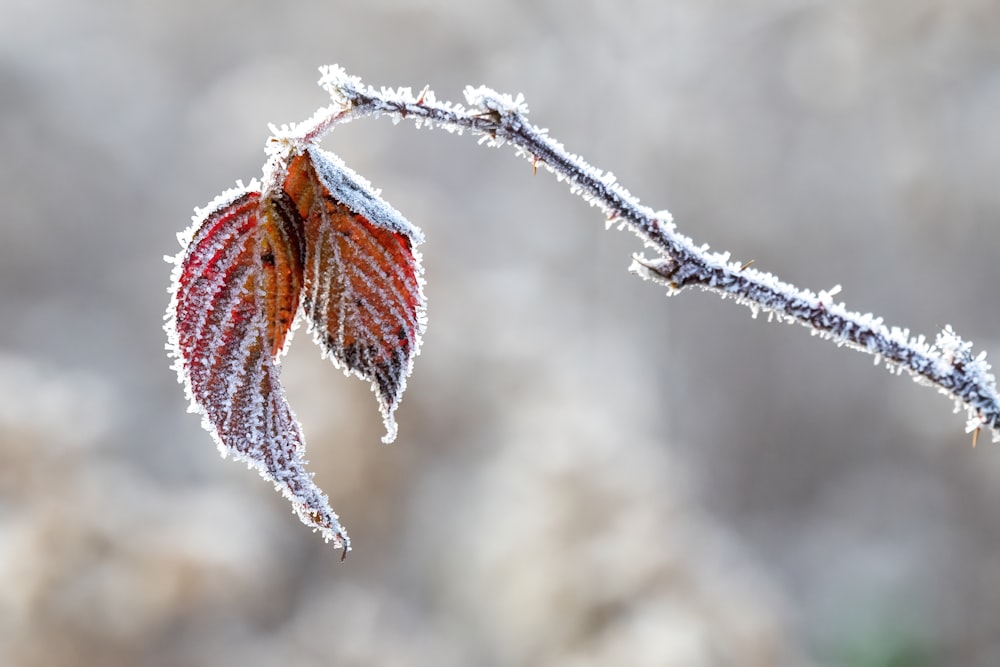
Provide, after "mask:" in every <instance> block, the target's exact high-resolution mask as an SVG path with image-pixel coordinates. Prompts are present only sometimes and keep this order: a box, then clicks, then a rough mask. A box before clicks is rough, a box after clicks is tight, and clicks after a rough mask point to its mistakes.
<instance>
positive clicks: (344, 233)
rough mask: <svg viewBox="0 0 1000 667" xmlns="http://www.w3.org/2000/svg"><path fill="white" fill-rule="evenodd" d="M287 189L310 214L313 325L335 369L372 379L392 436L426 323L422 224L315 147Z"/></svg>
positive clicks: (306, 301) (291, 174) (306, 295)
mask: <svg viewBox="0 0 1000 667" xmlns="http://www.w3.org/2000/svg"><path fill="white" fill-rule="evenodd" d="M284 191H285V193H287V195H288V196H289V197H290V199H291V200H292V201H293V202H294V204H295V207H296V210H297V211H298V214H299V215H300V216H301V218H302V220H303V234H302V237H303V239H304V254H303V265H304V286H303V306H304V312H305V314H306V316H307V318H308V319H309V322H310V328H311V329H312V331H313V333H314V335H315V337H316V340H317V342H318V343H319V344H320V345H321V346H322V347H323V349H324V352H325V353H326V354H329V355H330V356H331V357H332V359H333V361H334V364H335V365H336V366H337V367H338V368H342V369H343V370H344V371H345V372H347V373H349V374H354V375H357V376H359V377H361V378H364V379H366V380H368V381H370V382H371V383H372V389H373V391H374V392H375V395H376V397H377V398H378V402H379V408H380V410H381V412H382V416H383V420H384V421H385V426H386V435H385V437H383V439H382V440H383V442H391V441H392V440H393V439H394V438H395V436H396V423H395V419H394V417H393V413H394V412H395V410H396V407H397V406H398V404H399V401H400V399H401V397H402V395H403V390H404V389H405V387H406V378H407V376H408V375H409V374H410V371H411V369H412V366H413V357H414V356H415V355H416V354H417V352H418V350H419V346H420V336H421V334H422V332H423V329H424V323H425V316H424V309H425V300H424V296H423V289H422V288H423V278H422V268H421V265H420V257H419V254H418V253H417V252H416V251H415V249H414V246H415V245H416V244H417V243H419V242H420V241H422V236H421V234H420V231H419V230H418V229H416V228H415V227H413V226H412V225H411V224H410V223H409V222H408V221H406V219H405V218H403V217H402V216H401V215H400V214H399V213H398V212H397V211H395V209H393V208H392V207H390V206H389V205H388V204H386V203H385V202H384V201H382V200H381V199H380V198H379V197H378V195H377V194H376V193H375V192H374V191H372V190H371V188H370V186H368V185H367V183H365V182H364V181H362V180H361V179H360V178H359V177H358V176H357V175H356V174H354V173H353V172H352V171H350V170H349V169H348V168H347V167H346V166H344V165H343V163H342V162H340V160H339V159H337V158H336V157H335V156H333V155H331V154H329V153H326V152H324V151H322V150H320V149H318V148H310V149H308V150H307V151H305V152H303V153H301V154H298V155H295V156H293V157H292V159H291V160H290V162H289V165H288V175H287V177H286V179H285V182H284Z"/></svg>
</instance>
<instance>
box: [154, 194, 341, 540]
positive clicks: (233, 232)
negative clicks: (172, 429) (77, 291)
mask: <svg viewBox="0 0 1000 667" xmlns="http://www.w3.org/2000/svg"><path fill="white" fill-rule="evenodd" d="M300 222H301V221H300V220H298V218H297V217H296V215H295V210H294V207H293V206H291V204H290V203H289V201H288V200H287V198H286V196H285V195H284V194H283V193H281V192H280V191H279V192H278V193H276V194H273V195H272V194H261V192H260V191H258V190H257V189H256V187H255V185H254V184H251V186H250V187H248V188H241V189H238V190H233V191H230V192H228V193H226V194H224V195H222V196H221V197H219V198H218V199H217V200H216V201H215V202H213V203H212V204H211V205H210V206H209V207H208V208H206V209H205V210H204V211H202V212H200V213H199V214H198V215H197V216H196V217H195V220H194V224H193V225H192V227H191V229H190V230H189V231H188V233H187V235H182V238H181V242H182V244H183V245H184V246H185V248H184V249H183V250H182V251H181V252H180V253H179V254H178V255H177V257H176V258H174V262H175V264H176V266H175V269H174V276H173V286H172V293H173V298H172V299H171V302H170V306H169V308H168V311H167V323H166V329H167V332H168V338H169V348H170V350H171V353H172V355H173V356H174V357H175V369H176V370H177V373H178V377H179V379H180V380H181V381H182V382H183V383H184V384H185V386H186V388H187V393H188V396H189V398H190V399H191V409H192V411H195V412H200V413H201V414H202V415H203V422H202V423H203V425H204V426H205V428H206V429H207V430H208V431H209V432H210V433H212V434H213V436H214V437H215V440H216V442H217V444H218V446H219V449H220V451H221V452H222V454H223V456H226V455H227V454H230V453H231V454H233V455H234V457H235V458H237V459H240V460H243V461H246V462H247V463H248V464H249V465H250V466H252V467H254V468H256V469H257V470H258V471H259V472H260V474H261V476H262V477H264V478H265V479H269V480H271V481H273V482H274V484H275V486H276V487H277V488H278V489H279V490H281V492H282V493H283V494H284V495H285V497H287V498H288V499H289V500H290V501H291V502H292V505H293V507H294V508H295V511H296V512H297V513H298V515H299V517H300V518H301V519H302V521H303V522H305V523H306V524H308V525H312V526H313V527H315V528H316V529H318V530H320V531H321V533H322V534H323V537H324V538H325V539H327V540H332V541H333V542H334V543H335V544H337V545H338V546H342V547H344V549H345V550H346V549H347V548H349V541H348V538H347V534H346V533H345V532H344V530H343V528H342V527H341V525H340V523H339V520H338V517H337V515H336V514H335V513H334V512H333V511H332V510H331V509H330V506H329V503H328V502H327V498H326V496H325V495H324V494H323V493H322V491H320V490H319V488H318V487H316V485H315V484H314V483H313V481H312V476H311V475H310V474H309V473H308V472H307V471H306V470H305V460H304V458H303V456H304V449H305V447H304V442H303V438H302V432H301V429H300V427H299V423H298V421H297V420H296V418H295V415H294V413H293V412H292V409H291V407H290V406H289V405H288V401H287V400H286V398H285V394H284V391H283V389H282V387H281V383H280V378H279V366H278V364H277V361H276V359H277V356H278V355H279V354H280V352H281V351H282V349H283V347H284V345H285V341H286V338H287V335H288V333H289V331H290V329H291V326H292V323H293V320H294V317H295V314H296V311H297V310H298V304H299V298H300V293H301V285H302V281H303V265H302V256H303V255H302V239H301V225H300Z"/></svg>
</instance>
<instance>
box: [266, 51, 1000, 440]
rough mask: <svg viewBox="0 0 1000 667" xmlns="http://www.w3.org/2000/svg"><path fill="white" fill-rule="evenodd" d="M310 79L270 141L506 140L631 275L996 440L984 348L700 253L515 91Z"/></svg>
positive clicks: (336, 72) (996, 408)
mask: <svg viewBox="0 0 1000 667" xmlns="http://www.w3.org/2000/svg"><path fill="white" fill-rule="evenodd" d="M321 72H322V76H321V78H320V84H321V85H322V86H323V87H324V88H325V89H326V90H327V91H328V92H329V93H330V95H331V96H332V98H333V102H334V104H333V106H331V107H328V108H327V109H323V110H321V111H320V112H319V113H317V114H316V115H315V116H314V117H313V118H312V119H311V120H309V121H307V122H305V123H302V124H300V125H298V126H295V127H292V128H289V127H283V128H282V129H281V130H280V131H279V130H275V136H276V137H277V138H279V139H282V138H283V139H285V140H292V141H303V140H304V141H306V142H310V143H311V142H315V141H316V140H318V138H319V137H321V136H322V135H323V134H324V133H326V132H327V131H329V130H330V129H331V128H332V127H333V126H334V125H337V124H340V123H345V122H348V121H351V120H354V119H355V118H361V117H365V116H376V117H377V116H380V115H387V116H389V117H391V118H392V119H393V121H394V122H398V121H399V120H400V119H412V120H414V121H415V122H416V124H417V126H418V127H420V126H422V125H426V126H434V127H440V128H443V129H446V130H449V131H452V132H458V133H462V132H463V131H465V130H470V131H472V132H473V133H475V134H477V135H479V136H480V137H481V139H480V142H481V143H483V142H484V143H487V144H489V145H491V146H500V145H503V144H504V143H510V144H512V145H514V146H515V148H516V150H517V152H518V154H519V155H521V156H524V157H526V158H528V159H530V160H531V161H532V164H533V167H536V168H537V166H538V165H542V166H544V167H545V168H547V169H548V170H550V171H551V172H553V173H554V174H555V175H556V177H557V178H558V179H560V180H563V179H565V180H566V181H568V182H569V185H570V189H571V191H572V192H573V193H575V194H578V195H580V196H581V197H583V198H584V199H586V200H587V201H588V202H590V203H591V204H592V205H596V206H599V207H600V208H601V209H602V210H603V211H604V213H605V214H606V216H607V221H608V224H609V225H611V224H617V225H618V226H619V227H627V228H628V229H630V230H632V231H633V232H634V233H635V234H636V235H637V236H639V237H640V238H641V239H642V240H643V241H644V242H645V243H646V245H647V246H648V247H650V248H652V249H654V250H655V251H656V253H657V256H656V257H653V258H650V259H647V258H645V257H642V256H636V257H635V258H634V261H633V263H632V266H631V267H630V268H631V270H632V271H633V272H634V273H636V274H638V275H639V276H641V277H643V278H646V279H649V280H653V281H655V282H657V283H659V284H662V285H664V286H666V287H667V288H668V293H670V294H674V293H677V292H679V291H681V290H683V289H684V288H686V287H692V286H696V287H700V288H702V289H707V290H711V291H714V292H717V293H718V294H720V295H722V296H724V297H732V298H734V299H736V300H737V301H738V302H740V303H742V304H744V305H746V306H749V307H750V309H751V310H752V311H753V313H754V315H755V316H756V314H757V313H758V312H759V311H760V310H763V311H766V312H767V313H768V315H769V317H777V318H778V319H781V320H786V321H794V322H798V323H799V324H802V325H804V326H807V327H809V328H810V329H811V331H812V333H813V334H814V335H819V336H822V337H823V338H826V339H829V340H831V341H833V342H835V343H837V344H838V345H847V346H849V347H852V348H855V349H858V350H862V351H864V352H868V353H870V354H872V355H874V356H875V362H876V364H878V363H879V362H880V361H881V362H884V363H885V364H886V365H887V366H888V367H889V368H890V369H891V370H895V371H896V372H897V373H899V372H902V371H903V370H905V371H907V372H909V373H910V374H911V375H912V376H913V378H914V379H915V380H917V381H918V382H921V383H922V384H927V385H930V386H934V387H937V388H938V389H939V390H940V391H941V392H943V393H945V394H948V395H949V396H951V397H952V398H954V399H955V401H956V411H957V410H959V409H960V408H961V407H963V406H964V407H965V408H966V410H967V413H968V423H967V430H969V431H973V430H977V429H979V428H980V427H989V428H990V429H991V430H992V432H993V439H994V441H997V440H1000V396H998V394H997V389H996V381H995V378H994V377H993V375H992V374H991V373H990V370H989V369H990V366H989V364H988V363H987V362H986V359H985V357H986V353H985V352H981V353H979V354H977V355H973V353H972V349H971V348H972V346H971V344H970V343H968V342H966V341H964V340H962V339H961V338H960V337H959V336H957V335H956V334H955V333H954V331H952V329H951V327H950V326H946V327H945V329H944V330H943V331H942V332H941V333H939V334H938V335H937V337H936V339H935V341H934V342H933V343H931V342H929V341H928V340H927V339H926V338H925V337H924V336H916V337H911V335H910V333H909V331H908V330H905V329H900V328H897V327H891V328H890V327H887V326H885V325H884V324H883V322H882V318H881V317H876V316H874V315H872V314H861V313H858V312H852V311H850V310H848V309H847V308H846V307H845V306H844V304H843V303H835V302H834V301H833V298H832V297H833V296H834V295H835V294H837V292H839V291H840V286H839V285H838V286H836V287H835V288H833V289H830V290H827V291H821V292H819V294H816V293H813V292H811V291H808V290H803V289H800V288H798V287H795V286H794V285H791V284H788V283H785V282H782V281H781V280H778V279H777V278H776V277H775V276H773V275H771V274H770V273H765V272H763V271H758V270H756V269H753V268H750V267H749V265H747V264H741V263H739V262H734V261H731V260H730V255H729V253H716V252H710V251H709V250H708V246H705V245H702V246H697V245H695V244H694V243H693V242H692V241H691V239H689V238H688V237H686V236H684V235H683V234H680V233H678V231H677V229H676V227H675V225H674V224H673V222H672V218H671V216H670V214H669V213H668V212H667V211H654V210H652V209H650V208H648V207H646V206H642V205H640V204H639V201H638V200H637V199H636V198H635V197H633V196H632V195H631V194H629V192H628V191H627V190H626V189H625V188H623V187H622V186H621V185H620V184H618V183H617V182H616V180H615V177H614V176H613V175H612V174H611V173H610V172H602V171H600V170H599V169H596V168H594V167H592V166H591V165H589V164H587V162H586V161H584V160H583V159H582V158H580V157H579V156H577V155H573V154H572V153H568V152H567V151H566V150H564V148H563V147H562V145H561V144H560V143H559V142H557V141H555V140H553V139H551V138H550V137H549V136H548V133H547V132H546V131H545V130H542V129H539V128H538V127H536V126H534V125H532V124H531V123H529V122H528V120H527V107H526V105H525V104H524V101H523V98H522V97H521V96H520V95H518V96H517V97H516V98H512V97H511V96H509V95H502V94H499V93H496V92H494V91H492V90H490V89H488V88H484V87H480V88H472V87H469V88H467V89H466V91H465V97H466V102H467V104H468V107H463V106H461V105H458V104H453V103H450V102H438V101H437V100H436V98H435V96H434V93H433V92H431V91H429V90H427V89H424V91H423V92H422V93H420V94H419V95H418V96H416V97H415V96H414V95H413V94H412V92H411V90H410V89H408V88H402V89H399V90H390V89H386V88H383V89H381V90H376V89H374V88H372V87H370V86H366V85H364V84H362V82H361V80H360V79H359V78H357V77H352V76H348V75H347V74H346V73H345V72H344V70H342V69H341V68H339V67H337V66H331V67H324V68H321Z"/></svg>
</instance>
